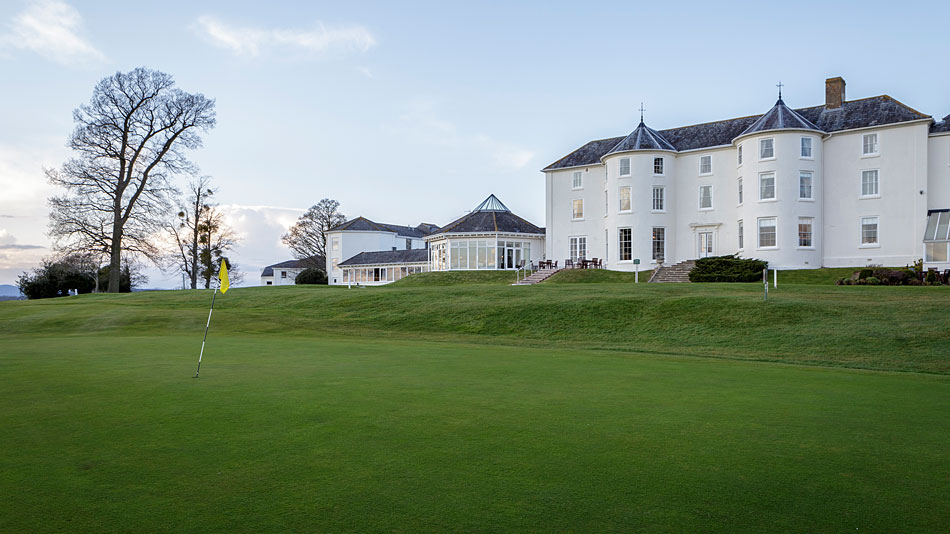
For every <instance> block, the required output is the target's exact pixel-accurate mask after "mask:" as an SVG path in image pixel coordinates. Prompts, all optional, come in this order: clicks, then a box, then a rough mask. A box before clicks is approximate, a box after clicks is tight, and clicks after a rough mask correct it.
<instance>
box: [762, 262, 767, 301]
mask: <svg viewBox="0 0 950 534" xmlns="http://www.w3.org/2000/svg"><path fill="white" fill-rule="evenodd" d="M762 284H763V285H764V286H765V293H764V294H763V295H762V301H763V302H768V300H769V268H768V267H766V268H765V269H762Z"/></svg>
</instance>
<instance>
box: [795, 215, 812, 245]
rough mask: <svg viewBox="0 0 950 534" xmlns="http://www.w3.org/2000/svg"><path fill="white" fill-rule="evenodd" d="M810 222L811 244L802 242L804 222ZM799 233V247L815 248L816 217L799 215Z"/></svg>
mask: <svg viewBox="0 0 950 534" xmlns="http://www.w3.org/2000/svg"><path fill="white" fill-rule="evenodd" d="M806 221H807V222H808V241H809V242H810V243H811V244H810V245H803V244H802V223H803V222H806ZM796 229H797V234H798V248H799V249H801V250H815V218H814V217H799V218H798V226H797V227H796Z"/></svg>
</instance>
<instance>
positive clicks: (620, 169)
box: [617, 158, 633, 176]
mask: <svg viewBox="0 0 950 534" xmlns="http://www.w3.org/2000/svg"><path fill="white" fill-rule="evenodd" d="M624 162H626V163H627V172H626V173H624V172H623V164H624ZM617 174H618V176H631V175H633V170H632V168H631V166H630V158H620V159H619V160H617Z"/></svg>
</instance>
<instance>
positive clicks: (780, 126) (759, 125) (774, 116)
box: [739, 97, 818, 136]
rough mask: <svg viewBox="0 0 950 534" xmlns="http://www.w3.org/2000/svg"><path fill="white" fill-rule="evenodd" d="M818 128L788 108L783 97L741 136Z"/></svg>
mask: <svg viewBox="0 0 950 534" xmlns="http://www.w3.org/2000/svg"><path fill="white" fill-rule="evenodd" d="M785 129H789V130H818V127H817V126H815V125H814V124H812V123H811V122H810V121H809V120H808V119H806V118H805V117H802V116H801V115H799V114H798V113H796V112H795V111H793V110H791V109H789V108H788V106H786V105H785V102H783V101H782V97H779V99H778V101H777V102H776V103H775V105H774V106H772V109H770V110H768V111H766V112H765V115H762V116H761V117H759V118H758V119H757V120H756V121H755V122H753V123H752V124H751V125H750V126H749V127H748V128H746V129H745V130H743V132H742V133H741V134H739V135H740V136H742V135H749V134H754V133H758V132H767V131H769V130H785Z"/></svg>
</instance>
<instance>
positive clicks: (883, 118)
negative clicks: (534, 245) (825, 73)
mask: <svg viewBox="0 0 950 534" xmlns="http://www.w3.org/2000/svg"><path fill="white" fill-rule="evenodd" d="M825 95H826V98H825V104H824V105H821V106H814V107H808V108H801V109H796V110H793V109H791V108H789V107H787V106H786V105H785V103H784V102H783V101H782V98H781V94H780V95H779V100H778V102H776V104H775V106H774V107H773V108H772V109H770V110H769V111H768V112H766V113H765V114H764V115H755V116H750V117H743V118H738V119H729V120H724V121H718V122H712V123H706V124H697V125H693V126H685V127H679V128H671V129H668V130H661V131H656V130H653V129H651V128H649V127H647V126H646V124H644V123H643V121H642V118H641V122H640V125H639V126H637V128H636V129H635V130H634V131H633V132H632V133H631V134H630V135H628V136H625V137H615V138H611V139H602V140H597V141H591V142H589V143H587V144H585V145H583V146H582V147H580V148H578V149H577V150H575V151H573V152H571V153H570V154H568V155H566V156H564V157H563V158H561V159H559V160H558V161H556V162H554V163H552V164H551V165H549V166H548V167H546V168H544V169H543V172H544V175H545V202H546V206H545V211H546V220H545V223H546V239H545V247H546V248H545V252H546V256H547V258H548V259H561V260H563V259H567V258H571V259H577V258H581V257H587V258H592V257H593V258H602V259H604V260H605V262H604V265H605V266H606V267H607V268H608V269H614V270H633V269H634V264H633V260H634V259H640V260H641V262H642V263H643V264H645V265H647V266H648V265H649V264H650V263H657V262H662V263H666V264H671V263H678V262H681V261H684V260H690V259H696V258H701V257H705V256H716V255H724V254H738V255H739V256H741V257H754V258H759V259H763V260H766V261H768V262H769V264H770V265H771V266H773V267H775V268H778V269H799V268H818V267H836V266H842V267H850V266H864V265H885V266H903V265H905V264H910V263H913V262H914V261H915V260H917V259H919V258H922V257H923V258H924V259H925V261H926V263H927V266H929V267H938V268H946V267H950V263H948V242H950V116H948V117H945V118H944V119H943V120H942V121H941V122H935V121H934V119H933V118H932V117H930V116H928V115H925V114H923V113H920V112H918V111H916V110H914V109H912V108H910V107H908V106H906V105H904V104H902V103H901V102H898V101H897V100H895V99H893V98H891V97H889V96H887V95H883V96H876V97H871V98H864V99H860V100H854V101H846V100H845V82H844V80H843V79H841V78H831V79H828V80H826V82H825Z"/></svg>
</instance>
